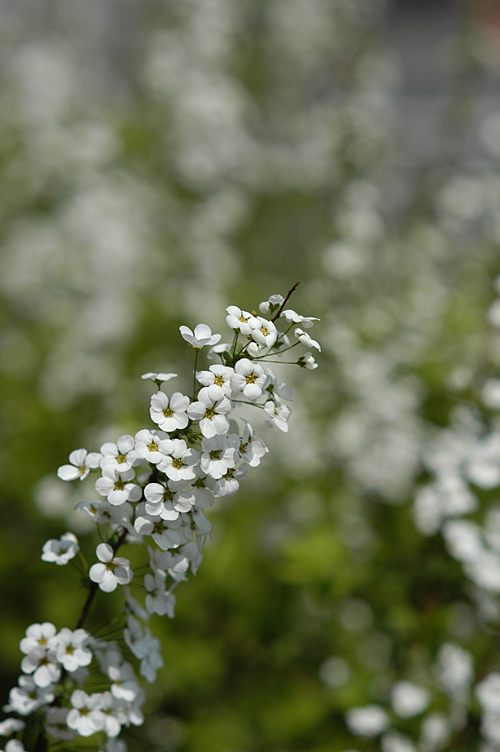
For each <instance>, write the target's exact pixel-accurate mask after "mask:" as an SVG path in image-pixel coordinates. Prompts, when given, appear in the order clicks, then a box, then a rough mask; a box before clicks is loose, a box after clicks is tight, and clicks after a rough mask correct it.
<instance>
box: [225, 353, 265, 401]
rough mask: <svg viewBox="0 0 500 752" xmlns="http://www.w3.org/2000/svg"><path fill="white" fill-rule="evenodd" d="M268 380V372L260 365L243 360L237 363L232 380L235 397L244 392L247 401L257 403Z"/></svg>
mask: <svg viewBox="0 0 500 752" xmlns="http://www.w3.org/2000/svg"><path fill="white" fill-rule="evenodd" d="M266 380H267V377H266V372H265V371H264V368H263V367H262V366H261V365H260V363H255V362H253V361H251V360H249V359H248V358H242V359H241V360H239V361H238V362H237V363H236V365H235V367H234V374H233V377H232V379H231V388H232V393H233V396H235V395H236V394H238V393H239V392H243V395H244V397H246V399H249V400H251V401H252V402H255V401H256V400H258V399H259V397H260V396H261V394H262V391H263V389H264V386H265V384H266Z"/></svg>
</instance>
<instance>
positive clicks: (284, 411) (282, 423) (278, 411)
mask: <svg viewBox="0 0 500 752" xmlns="http://www.w3.org/2000/svg"><path fill="white" fill-rule="evenodd" d="M264 412H265V413H266V414H267V416H268V417H267V418H266V421H265V422H266V426H270V427H273V426H276V428H279V429H280V431H283V433H287V432H288V418H289V417H290V415H291V412H292V411H291V409H290V408H289V407H288V405H279V404H277V403H276V402H273V401H272V400H269V401H268V402H266V404H265V405H264Z"/></svg>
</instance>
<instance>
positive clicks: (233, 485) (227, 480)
mask: <svg viewBox="0 0 500 752" xmlns="http://www.w3.org/2000/svg"><path fill="white" fill-rule="evenodd" d="M247 470H248V465H240V467H238V468H236V469H234V468H229V470H227V471H226V472H225V473H224V475H223V476H222V478H219V479H218V480H216V481H215V483H214V488H213V493H214V496H215V498H216V499H220V498H221V497H222V496H234V494H235V493H236V492H237V491H238V489H239V487H240V484H239V481H240V480H242V478H244V477H245V475H246V474H247Z"/></svg>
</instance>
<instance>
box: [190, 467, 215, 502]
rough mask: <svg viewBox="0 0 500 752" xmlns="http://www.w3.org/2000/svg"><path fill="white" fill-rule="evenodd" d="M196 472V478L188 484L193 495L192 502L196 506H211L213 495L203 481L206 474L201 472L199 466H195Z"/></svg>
mask: <svg viewBox="0 0 500 752" xmlns="http://www.w3.org/2000/svg"><path fill="white" fill-rule="evenodd" d="M196 473H197V475H198V478H197V479H196V480H195V481H194V483H192V484H191V486H190V491H191V492H192V493H193V495H194V503H195V504H196V506H197V507H211V506H212V504H213V503H214V497H213V494H212V492H211V490H210V489H209V487H208V486H207V484H206V483H205V481H206V480H207V476H206V475H205V473H203V471H202V470H201V468H200V467H197V468H196Z"/></svg>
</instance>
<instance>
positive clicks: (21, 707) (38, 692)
mask: <svg viewBox="0 0 500 752" xmlns="http://www.w3.org/2000/svg"><path fill="white" fill-rule="evenodd" d="M17 683H18V685H19V686H18V687H13V688H12V689H11V690H10V692H9V704H8V705H5V706H4V708H3V709H4V710H5V712H6V713H19V715H30V713H33V711H34V710H36V709H37V708H40V707H41V706H42V705H48V704H49V703H51V702H52V700H53V699H54V692H53V691H52V690H53V685H52V684H51V685H49V686H47V687H40V686H38V685H37V684H35V682H34V681H33V677H32V676H20V677H19V679H18V680H17Z"/></svg>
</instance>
